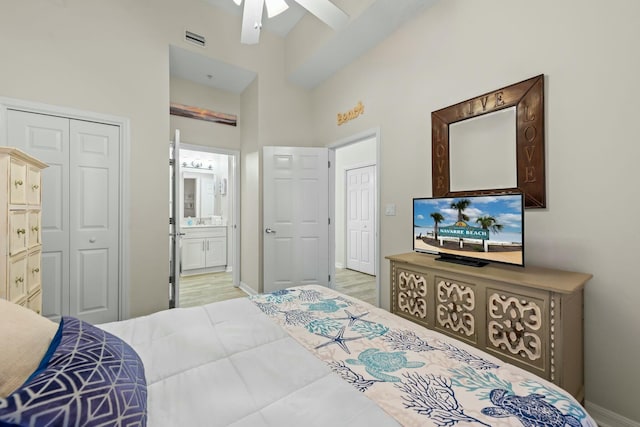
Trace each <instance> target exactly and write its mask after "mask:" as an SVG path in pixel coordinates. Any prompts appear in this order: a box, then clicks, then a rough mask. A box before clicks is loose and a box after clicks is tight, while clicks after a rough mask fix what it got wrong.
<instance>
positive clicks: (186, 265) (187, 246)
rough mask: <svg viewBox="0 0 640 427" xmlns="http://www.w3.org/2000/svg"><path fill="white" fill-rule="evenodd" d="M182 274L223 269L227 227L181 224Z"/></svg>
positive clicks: (225, 260) (225, 254)
mask: <svg viewBox="0 0 640 427" xmlns="http://www.w3.org/2000/svg"><path fill="white" fill-rule="evenodd" d="M182 232H183V233H185V234H184V236H183V238H182V274H183V275H190V274H200V273H212V272H216V271H225V270H226V267H227V227H226V226H213V225H192V226H183V227H182Z"/></svg>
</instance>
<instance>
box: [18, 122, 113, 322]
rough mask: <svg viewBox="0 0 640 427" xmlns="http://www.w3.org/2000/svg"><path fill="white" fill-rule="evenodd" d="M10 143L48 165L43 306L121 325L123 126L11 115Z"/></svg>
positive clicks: (48, 311)
mask: <svg viewBox="0 0 640 427" xmlns="http://www.w3.org/2000/svg"><path fill="white" fill-rule="evenodd" d="M7 116H8V126H7V128H8V137H9V138H8V141H9V144H10V145H12V146H15V147H17V148H20V149H22V150H23V151H25V152H26V153H28V154H30V155H33V156H35V157H38V158H40V159H41V160H42V161H43V162H45V163H47V164H48V165H49V167H48V168H46V169H44V171H43V176H42V187H43V191H42V197H43V200H42V224H41V226H42V243H43V254H42V296H43V301H42V309H43V315H45V316H47V317H49V318H51V319H55V320H57V319H59V318H60V317H61V316H63V315H71V316H76V317H79V318H81V319H83V320H86V321H89V322H92V323H100V322H108V321H114V320H118V301H119V295H118V289H119V283H118V276H119V274H118V259H119V254H118V247H119V242H118V238H119V237H118V236H119V235H118V233H119V215H118V214H119V179H120V171H119V148H120V140H119V128H118V127H117V126H112V125H107V124H100V123H93V122H85V121H81V120H74V119H68V118H63V117H54V116H48V115H43V114H35V113H28V112H23V111H14V110H9V111H8V114H7Z"/></svg>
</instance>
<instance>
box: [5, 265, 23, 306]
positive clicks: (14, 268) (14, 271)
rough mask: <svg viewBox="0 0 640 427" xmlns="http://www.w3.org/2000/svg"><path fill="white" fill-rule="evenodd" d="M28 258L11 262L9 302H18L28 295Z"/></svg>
mask: <svg viewBox="0 0 640 427" xmlns="http://www.w3.org/2000/svg"><path fill="white" fill-rule="evenodd" d="M26 273H27V258H26V257H20V258H15V259H14V258H11V259H10V260H9V283H8V285H9V286H8V288H9V289H8V295H7V297H8V300H9V301H12V302H18V301H19V300H21V299H23V298H24V297H25V296H26V295H27V274H26Z"/></svg>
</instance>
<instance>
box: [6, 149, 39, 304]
mask: <svg viewBox="0 0 640 427" xmlns="http://www.w3.org/2000/svg"><path fill="white" fill-rule="evenodd" d="M46 167H47V165H46V164H44V163H42V162H41V161H39V160H37V159H35V158H33V157H31V156H29V155H27V154H25V153H23V152H22V151H20V150H18V149H16V148H10V147H0V189H1V190H0V224H1V227H2V231H1V234H2V240H1V243H0V272H2V273H0V298H4V299H7V300H9V301H12V302H15V303H17V304H20V305H23V306H26V307H29V308H30V309H32V310H33V311H35V312H37V313H38V314H40V313H41V312H42V289H41V283H42V281H41V274H40V273H41V268H40V258H41V253H42V241H41V236H42V234H41V229H40V220H41V209H42V197H41V192H40V190H41V187H42V180H41V176H40V175H41V170H42V169H43V168H46Z"/></svg>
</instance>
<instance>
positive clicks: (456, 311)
mask: <svg viewBox="0 0 640 427" xmlns="http://www.w3.org/2000/svg"><path fill="white" fill-rule="evenodd" d="M386 258H387V259H389V260H390V262H391V312H392V313H395V314H397V315H398V316H402V317H404V318H406V319H408V320H411V321H413V322H415V323H418V324H420V325H422V326H424V327H426V328H429V329H433V330H437V331H438V332H441V333H443V334H446V335H449V336H452V337H454V338H457V339H459V340H461V341H463V342H465V343H467V344H470V345H472V346H474V347H477V348H479V349H481V350H484V351H486V352H488V353H490V354H492V355H494V356H496V357H498V358H499V359H502V360H504V361H506V362H509V363H512V364H514V365H516V366H519V367H521V368H523V369H526V370H527V371H529V372H533V373H534V374H536V375H538V376H540V377H542V378H545V379H547V380H549V381H551V382H553V383H554V384H556V385H558V386H560V387H562V388H563V389H565V390H566V391H568V392H569V393H571V394H572V395H573V396H574V397H575V398H576V399H577V400H578V401H580V402H582V401H583V400H584V357H583V310H582V306H583V289H584V286H585V283H586V282H587V281H588V280H589V279H591V277H592V276H591V275H590V274H585V273H576V272H570V271H562V270H554V269H549V268H541V267H524V268H523V267H515V266H507V265H498V264H489V265H487V266H485V267H470V266H464V265H457V264H451V263H448V262H440V261H436V257H435V256H434V255H429V254H422V253H415V252H411V253H406V254H400V255H391V256H388V257H386Z"/></svg>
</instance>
